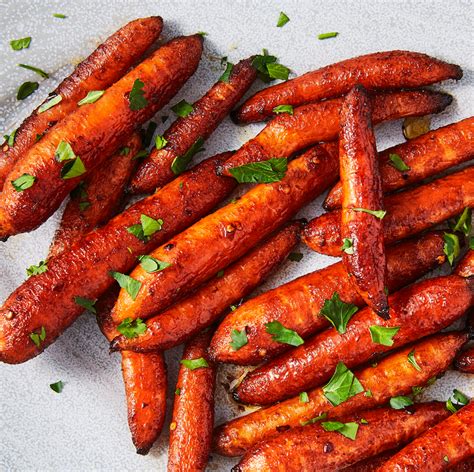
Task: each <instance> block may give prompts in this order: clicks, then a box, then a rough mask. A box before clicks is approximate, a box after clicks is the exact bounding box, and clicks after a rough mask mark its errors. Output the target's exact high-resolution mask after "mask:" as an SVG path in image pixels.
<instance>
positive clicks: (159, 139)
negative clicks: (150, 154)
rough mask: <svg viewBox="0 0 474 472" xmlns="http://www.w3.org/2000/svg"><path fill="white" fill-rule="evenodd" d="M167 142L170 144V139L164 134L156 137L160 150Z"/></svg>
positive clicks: (157, 146) (156, 144)
mask: <svg viewBox="0 0 474 472" xmlns="http://www.w3.org/2000/svg"><path fill="white" fill-rule="evenodd" d="M167 144H168V141H167V140H166V139H165V138H164V137H163V136H160V135H158V136H157V137H156V138H155V147H156V149H158V150H160V149H163V148H164V147H165V146H166V145H167Z"/></svg>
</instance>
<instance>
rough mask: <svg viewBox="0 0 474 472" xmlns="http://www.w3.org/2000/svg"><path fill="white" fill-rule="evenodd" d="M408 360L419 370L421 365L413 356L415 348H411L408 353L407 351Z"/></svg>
mask: <svg viewBox="0 0 474 472" xmlns="http://www.w3.org/2000/svg"><path fill="white" fill-rule="evenodd" d="M408 362H409V363H410V364H411V365H412V366H413V367H414V368H415V369H416V370H417V371H418V372H421V370H422V369H421V367H420V365H419V364H418V362H416V358H415V350H414V349H412V350H411V351H410V352H409V353H408Z"/></svg>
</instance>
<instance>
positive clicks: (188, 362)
mask: <svg viewBox="0 0 474 472" xmlns="http://www.w3.org/2000/svg"><path fill="white" fill-rule="evenodd" d="M181 364H183V365H184V367H186V368H187V369H189V370H196V369H200V368H201V367H209V364H208V363H207V361H206V359H204V357H199V358H198V359H183V360H182V361H181Z"/></svg>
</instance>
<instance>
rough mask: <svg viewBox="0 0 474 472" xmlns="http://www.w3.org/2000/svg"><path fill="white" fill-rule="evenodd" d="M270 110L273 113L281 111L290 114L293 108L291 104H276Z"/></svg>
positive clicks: (276, 113) (277, 113)
mask: <svg viewBox="0 0 474 472" xmlns="http://www.w3.org/2000/svg"><path fill="white" fill-rule="evenodd" d="M272 111H273V113H275V115H279V114H281V113H288V114H289V115H292V114H293V112H294V109H293V106H292V105H278V106H276V107H275V108H274V109H273V110H272Z"/></svg>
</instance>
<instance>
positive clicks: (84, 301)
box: [74, 297, 97, 314]
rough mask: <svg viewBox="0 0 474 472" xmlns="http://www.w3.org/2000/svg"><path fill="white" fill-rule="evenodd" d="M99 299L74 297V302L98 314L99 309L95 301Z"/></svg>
mask: <svg viewBox="0 0 474 472" xmlns="http://www.w3.org/2000/svg"><path fill="white" fill-rule="evenodd" d="M96 301H97V300H90V299H89V298H84V297H74V303H75V304H76V305H79V306H82V308H85V309H86V310H87V311H90V312H91V313H94V314H96V313H97V310H96V309H95V306H94V305H95V302H96Z"/></svg>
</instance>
